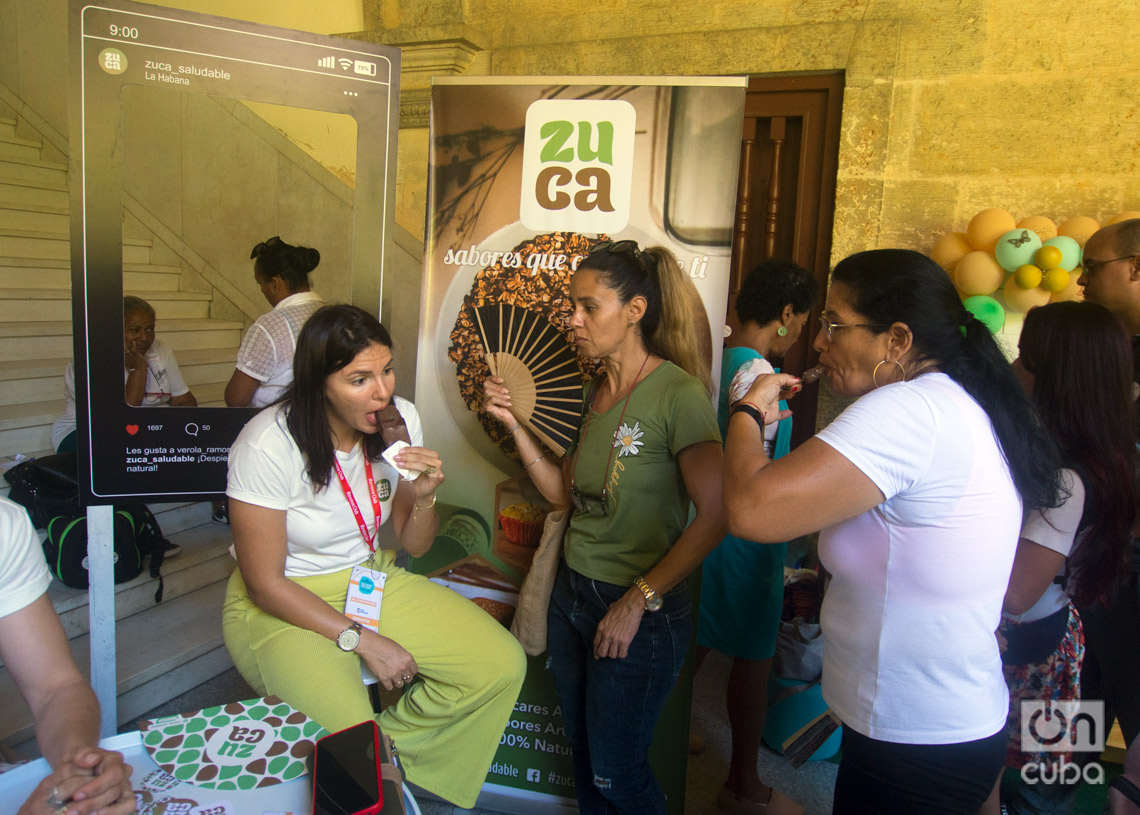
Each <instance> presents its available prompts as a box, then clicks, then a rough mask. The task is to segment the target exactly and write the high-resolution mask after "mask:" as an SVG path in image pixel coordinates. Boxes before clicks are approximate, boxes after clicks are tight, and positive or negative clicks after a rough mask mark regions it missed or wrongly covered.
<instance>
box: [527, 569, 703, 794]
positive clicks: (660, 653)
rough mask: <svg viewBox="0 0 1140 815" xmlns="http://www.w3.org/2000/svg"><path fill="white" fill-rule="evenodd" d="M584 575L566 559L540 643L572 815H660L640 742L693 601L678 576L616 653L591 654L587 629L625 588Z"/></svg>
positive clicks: (661, 701)
mask: <svg viewBox="0 0 1140 815" xmlns="http://www.w3.org/2000/svg"><path fill="white" fill-rule="evenodd" d="M628 588H629V587H628V586H615V585H613V584H612V583H603V582H601V581H600V580H591V579H590V578H588V577H584V576H583V575H580V574H578V573H577V572H575V571H573V570H572V569H570V568H569V567H568V566H567V565H566V564H565V563H562V564H561V565H560V566H559V568H558V577H557V579H556V580H555V583H554V591H553V594H552V595H551V598H550V612H549V614H548V616H547V646H548V648H549V650H550V670H551V673H552V674H553V676H554V685H555V688H556V689H557V690H558V696H559V699H560V701H561V702H562V718H563V720H564V722H565V725H566V734H567V735H568V736H569V737H570V746H571V748H572V750H573V756H574V782H575V786H576V792H577V794H578V811H579V812H580V813H581V815H665V811H666V808H665V793H664V792H663V791H662V790H661V786H660V785H659V784H658V783H657V779H656V778H655V777H654V775H653V771H652V770H651V769H650V768H649V745H650V742H652V741H653V731H654V728H655V727H656V726H657V719H658V717H659V716H660V715H661V709H662V708H663V707H664V705H665V700H666V699H667V698H668V697H669V693H670V692H671V691H672V690H673V686H674V685H675V684H676V682H677V677H678V676H679V675H680V672H681V665H682V663H684V661H685V652H686V651H687V650H688V647H689V640H690V638H691V637H692V629H693V621H692V601H691V600H690V599H689V593H688V589H687V587H686V585H685V584H684V583H682V584H681V585H679V586H677V587H676V588H674V589H673V590H671V591H670V592H668V593H667V594H665V595H664V601H665V603H664V606H663V608H662V609H661V610H660V611H658V612H656V613H650V612H648V611H647V612H646V613H645V615H644V616H643V617H642V618H641V627H640V628H639V629H638V631H637V634H636V635H635V636H634V638H633V642H631V643H630V645H629V655H628V656H627V657H625V659H610V658H606V659H594V655H593V650H594V631H595V629H597V627H598V623H599V622H601V619H602V618H603V617H604V616H605V615H606V612H607V611H609V608H610V605H612V604H613V603H614V602H616V601H617V600H618V599H619V598H620V597H621V596H622V595H623V594H625V593H626V591H627V590H628Z"/></svg>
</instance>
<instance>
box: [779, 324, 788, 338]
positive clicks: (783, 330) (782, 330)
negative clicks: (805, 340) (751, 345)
mask: <svg viewBox="0 0 1140 815" xmlns="http://www.w3.org/2000/svg"><path fill="white" fill-rule="evenodd" d="M776 336H777V337H786V336H788V327H787V326H786V325H782V326H780V327H779V328H777V329H776Z"/></svg>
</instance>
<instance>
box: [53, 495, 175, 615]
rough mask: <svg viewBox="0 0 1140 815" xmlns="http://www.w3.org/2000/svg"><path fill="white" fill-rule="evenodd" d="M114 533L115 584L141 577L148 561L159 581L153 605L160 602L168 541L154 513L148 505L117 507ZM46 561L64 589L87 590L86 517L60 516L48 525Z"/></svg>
mask: <svg viewBox="0 0 1140 815" xmlns="http://www.w3.org/2000/svg"><path fill="white" fill-rule="evenodd" d="M113 529H114V563H115V582H116V583H126V582H127V581H128V580H134V579H135V578H136V577H138V576H139V575H140V574H141V573H142V569H143V560H144V558H149V560H150V576H151V577H154V578H158V589H157V590H156V591H155V595H154V601H155V602H156V603H158V602H161V600H162V593H163V580H162V574H161V568H162V559H163V543H164V542H165V539H164V538H163V536H162V529H161V528H160V527H159V525H158V520H157V519H156V518H155V517H154V513H153V512H151V511H150V509H149V508H148V507H147V506H146V505H145V504H129V505H125V506H119V507H115V510H114V526H113ZM44 557H45V558H46V559H47V563H48V568H49V569H50V570H51V573H52V574H53V575H54V576H55V577H56V578H58V579H59V581H60V582H61V583H63V584H64V585H65V586H68V587H70V588H73V589H86V588H88V587H89V586H90V581H89V578H88V564H87V516H86V515H57V516H56V517H54V518H52V519H51V520H50V521H48V525H47V538H46V539H45V540H44Z"/></svg>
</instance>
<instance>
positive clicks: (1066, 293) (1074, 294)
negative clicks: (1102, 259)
mask: <svg viewBox="0 0 1140 815" xmlns="http://www.w3.org/2000/svg"><path fill="white" fill-rule="evenodd" d="M1079 279H1080V275H1079V274H1073V273H1072V272H1069V285H1067V286H1065V288H1063V289H1061V291H1059V292H1056V293H1055V294H1054V295H1053V296H1052V297H1050V298H1049V301H1050V302H1052V303H1063V302H1065V301H1066V300H1083V299H1084V295H1085V292H1084V289H1082V288H1081V287H1080V285H1079V284H1078V283H1077V280H1079Z"/></svg>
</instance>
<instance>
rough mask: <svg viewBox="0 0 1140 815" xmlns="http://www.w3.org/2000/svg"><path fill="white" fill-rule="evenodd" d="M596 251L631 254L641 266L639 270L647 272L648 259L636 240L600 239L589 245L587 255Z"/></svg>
mask: <svg viewBox="0 0 1140 815" xmlns="http://www.w3.org/2000/svg"><path fill="white" fill-rule="evenodd" d="M598 252H609V253H610V254H614V255H632V256H633V259H634V261H636V262H637V265H638V266H640V267H641V271H642V272H644V273H646V274H648V273H649V259H648V258H646V257H645V253H644V252H642V251H641V249H640V248H639V247H638V245H637V241H630V240H624V241H601V242H600V243H595V244H594V245H593V246H591V247H590V251H589V252H587V253H586V254H587V255H593V254H596V253H598Z"/></svg>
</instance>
